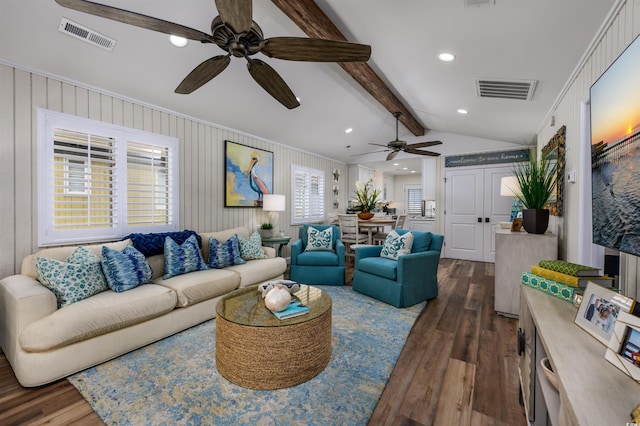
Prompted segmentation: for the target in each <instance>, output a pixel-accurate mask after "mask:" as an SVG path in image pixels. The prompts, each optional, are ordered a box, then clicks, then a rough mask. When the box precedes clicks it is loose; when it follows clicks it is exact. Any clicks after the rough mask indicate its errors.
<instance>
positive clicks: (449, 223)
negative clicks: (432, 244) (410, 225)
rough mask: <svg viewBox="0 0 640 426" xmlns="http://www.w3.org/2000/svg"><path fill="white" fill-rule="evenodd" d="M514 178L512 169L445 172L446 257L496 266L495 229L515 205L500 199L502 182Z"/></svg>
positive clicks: (454, 170)
mask: <svg viewBox="0 0 640 426" xmlns="http://www.w3.org/2000/svg"><path fill="white" fill-rule="evenodd" d="M512 175H513V166H511V165H510V166H503V167H486V168H465V169H455V168H452V169H450V170H447V171H446V172H445V178H446V179H445V251H444V254H445V257H449V258H453V259H465V260H476V261H480V262H495V260H496V250H495V232H496V228H499V227H500V222H507V221H509V216H510V214H511V205H512V204H513V197H504V196H501V195H500V180H501V179H502V178H503V177H504V176H512Z"/></svg>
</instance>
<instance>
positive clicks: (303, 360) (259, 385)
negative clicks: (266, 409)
mask: <svg viewBox="0 0 640 426" xmlns="http://www.w3.org/2000/svg"><path fill="white" fill-rule="evenodd" d="M294 297H296V298H298V299H299V300H300V301H301V302H302V303H303V304H304V305H306V306H308V307H309V312H308V313H306V314H304V315H300V316H297V317H294V318H289V319H285V320H279V319H278V318H276V316H275V315H273V313H271V311H269V309H267V307H266V306H265V305H264V299H263V298H262V294H261V293H260V291H259V290H258V288H257V286H251V287H247V288H242V289H239V290H236V291H234V292H232V293H229V294H228V295H226V296H224V297H223V298H222V299H220V302H218V306H217V307H216V313H217V316H216V367H217V368H218V371H219V372H220V374H222V375H223V376H224V377H225V378H227V379H228V380H229V381H230V382H233V383H235V384H237V385H239V386H242V387H246V388H251V389H281V388H287V387H291V386H295V385H298V384H300V383H303V382H306V381H307V380H309V379H311V378H312V377H315V376H317V375H318V374H319V373H320V372H321V371H322V370H324V368H325V367H326V366H327V364H328V363H329V359H330V358H331V298H330V297H329V295H328V294H327V293H325V292H323V291H322V290H320V289H319V288H317V287H311V286H308V285H301V286H300V290H299V291H298V292H296V293H295V294H294Z"/></svg>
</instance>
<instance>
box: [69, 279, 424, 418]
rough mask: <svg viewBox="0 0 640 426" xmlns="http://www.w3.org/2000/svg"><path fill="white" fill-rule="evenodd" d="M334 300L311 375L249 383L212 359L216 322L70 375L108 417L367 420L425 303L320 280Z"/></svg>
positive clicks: (73, 382)
mask: <svg viewBox="0 0 640 426" xmlns="http://www.w3.org/2000/svg"><path fill="white" fill-rule="evenodd" d="M322 290H324V291H326V292H327V293H328V294H329V295H330V296H331V299H332V301H333V340H332V347H333V353H332V355H331V360H330V361H329V365H327V367H326V368H325V369H324V371H322V372H321V373H320V374H319V375H317V376H316V377H314V378H313V379H311V380H309V381H308V382H305V383H303V384H300V385H298V386H294V387H292V388H288V389H279V390H275V391H264V390H251V389H245V388H242V387H240V386H237V385H234V384H233V383H231V382H229V381H228V380H227V379H225V378H224V377H222V376H221V375H220V373H218V370H217V369H216V366H215V320H211V321H207V322H205V323H202V324H200V325H198V326H195V327H192V328H190V329H188V330H185V331H183V332H181V333H179V334H176V335H174V336H171V337H168V338H166V339H164V340H162V341H159V342H157V343H154V344H151V345H149V346H146V347H144V348H141V349H138V350H136V351H133V352H131V353H128V354H126V355H123V356H121V357H119V358H117V359H114V360H112V361H108V362H106V363H104V364H101V365H99V366H97V367H93V368H90V369H88V370H85V371H82V372H80V373H77V374H75V375H73V376H71V377H69V381H70V382H71V383H72V384H73V385H74V386H75V387H76V388H77V389H78V390H79V391H80V393H81V394H82V396H83V397H84V398H85V399H86V400H87V401H89V403H90V404H91V406H92V407H93V409H94V410H95V411H96V412H97V413H98V415H99V416H100V417H101V418H102V420H103V421H104V422H105V423H107V424H117V425H159V424H167V425H323V426H326V425H366V424H367V421H368V420H369V417H370V416H371V413H372V412H373V410H374V408H375V406H376V403H377V401H378V399H379V398H380V395H381V394H382V391H383V389H384V387H385V384H386V382H387V380H388V379H389V376H390V375H391V371H392V370H393V367H394V365H395V362H396V360H397V359H398V356H399V355H400V351H401V350H402V347H403V346H404V342H405V340H406V338H407V336H408V335H409V332H410V331H411V327H412V325H413V323H414V322H415V319H416V318H417V317H418V315H419V314H420V312H421V311H422V309H423V308H424V306H425V303H424V302H423V303H421V304H418V305H415V306H412V307H410V308H405V309H397V308H394V307H393V306H389V305H387V304H384V303H382V302H379V301H377V300H374V299H371V298H369V297H366V296H363V295H361V294H359V293H356V292H354V291H353V290H352V289H351V287H331V286H324V287H322Z"/></svg>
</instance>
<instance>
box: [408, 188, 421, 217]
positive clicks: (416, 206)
mask: <svg viewBox="0 0 640 426" xmlns="http://www.w3.org/2000/svg"><path fill="white" fill-rule="evenodd" d="M407 214H417V215H420V214H422V187H418V188H407Z"/></svg>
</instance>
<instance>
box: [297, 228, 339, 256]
mask: <svg viewBox="0 0 640 426" xmlns="http://www.w3.org/2000/svg"><path fill="white" fill-rule="evenodd" d="M332 249H333V228H326V229H323V230H320V229H316V228H314V227H312V226H310V227H308V228H307V246H306V247H305V248H304V250H305V251H312V250H325V251H327V250H329V251H330V250H332Z"/></svg>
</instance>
